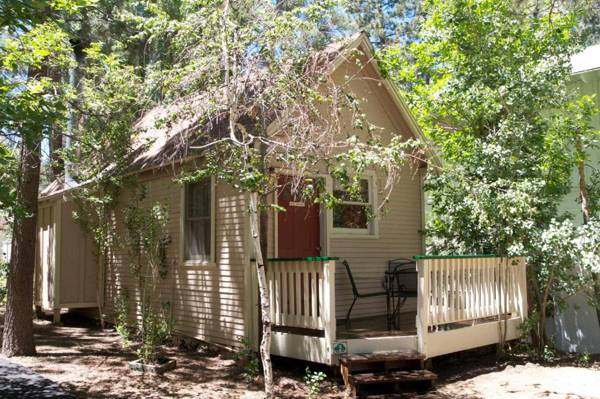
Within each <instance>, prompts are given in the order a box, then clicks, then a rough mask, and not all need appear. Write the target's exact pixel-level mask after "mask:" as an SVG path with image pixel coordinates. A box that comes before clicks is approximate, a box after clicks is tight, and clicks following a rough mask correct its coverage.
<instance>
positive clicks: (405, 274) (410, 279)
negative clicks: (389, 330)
mask: <svg viewBox="0 0 600 399" xmlns="http://www.w3.org/2000/svg"><path fill="white" fill-rule="evenodd" d="M386 278H388V279H389V281H388V282H387V283H388V292H389V294H390V296H391V297H392V298H395V301H394V300H392V303H391V307H392V309H391V312H390V311H389V309H388V326H389V327H394V328H398V324H399V323H398V318H399V316H400V309H401V308H402V306H403V305H404V303H405V302H406V300H407V299H408V298H416V297H417V295H418V287H417V284H418V283H417V265H416V262H415V261H414V260H411V259H393V260H390V261H389V262H388V273H387V276H386ZM388 307H389V305H388Z"/></svg>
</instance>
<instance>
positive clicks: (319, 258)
mask: <svg viewBox="0 0 600 399" xmlns="http://www.w3.org/2000/svg"><path fill="white" fill-rule="evenodd" d="M339 259H340V258H338V257H337V256H306V257H301V258H268V259H267V261H268V262H297V261H306V262H326V261H328V260H339ZM255 260H256V259H250V261H252V262H254V261H255Z"/></svg>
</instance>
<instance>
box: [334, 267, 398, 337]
mask: <svg viewBox="0 0 600 399" xmlns="http://www.w3.org/2000/svg"><path fill="white" fill-rule="evenodd" d="M342 263H343V264H344V267H345V268H346V273H348V278H349V279H350V285H352V295H354V299H353V300H352V305H350V309H348V314H346V329H350V314H351V313H352V308H353V307H354V304H355V303H356V301H357V300H358V299H359V298H371V297H375V296H387V295H388V293H387V291H376V292H367V293H361V292H359V291H358V288H357V287H356V282H355V281H354V277H353V276H352V270H351V269H350V264H349V263H348V261H347V260H343V261H342Z"/></svg>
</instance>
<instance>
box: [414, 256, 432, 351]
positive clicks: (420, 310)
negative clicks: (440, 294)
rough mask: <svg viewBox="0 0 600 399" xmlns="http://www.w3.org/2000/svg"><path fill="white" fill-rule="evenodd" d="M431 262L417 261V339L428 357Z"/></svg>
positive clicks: (421, 349)
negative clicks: (429, 265)
mask: <svg viewBox="0 0 600 399" xmlns="http://www.w3.org/2000/svg"><path fill="white" fill-rule="evenodd" d="M428 263H429V261H428V260H426V259H419V260H417V273H418V279H419V280H418V285H417V320H416V324H417V339H418V349H419V352H421V353H423V354H425V356H427V333H428V331H429V310H430V303H429V298H430V283H429V278H430V276H429V275H430V269H429V267H428Z"/></svg>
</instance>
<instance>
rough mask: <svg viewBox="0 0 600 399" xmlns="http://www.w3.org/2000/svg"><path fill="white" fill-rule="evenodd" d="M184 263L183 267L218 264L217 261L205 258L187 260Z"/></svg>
mask: <svg viewBox="0 0 600 399" xmlns="http://www.w3.org/2000/svg"><path fill="white" fill-rule="evenodd" d="M182 265H183V267H189V268H194V267H196V268H214V267H216V266H217V263H216V262H209V261H204V260H186V261H184V262H183V263H182Z"/></svg>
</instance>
